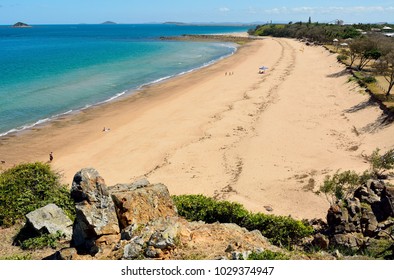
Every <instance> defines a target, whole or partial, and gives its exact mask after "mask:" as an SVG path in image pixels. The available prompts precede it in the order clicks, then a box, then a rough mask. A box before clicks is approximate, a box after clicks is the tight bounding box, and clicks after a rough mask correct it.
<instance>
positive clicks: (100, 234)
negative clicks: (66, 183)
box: [71, 169, 120, 255]
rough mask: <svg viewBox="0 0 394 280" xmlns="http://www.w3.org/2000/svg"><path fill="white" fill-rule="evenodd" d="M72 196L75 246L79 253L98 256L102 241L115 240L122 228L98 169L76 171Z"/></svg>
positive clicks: (73, 240)
mask: <svg viewBox="0 0 394 280" xmlns="http://www.w3.org/2000/svg"><path fill="white" fill-rule="evenodd" d="M71 197H72V198H73V199H74V201H75V207H76V219H75V222H74V227H73V237H72V245H73V246H74V247H75V248H77V250H78V252H80V253H87V254H91V255H95V254H97V253H98V252H99V249H100V246H101V244H102V243H104V244H112V243H114V242H116V240H117V239H118V235H119V233H120V229H119V224H118V219H117V217H116V210H115V205H114V203H113V201H112V198H111V196H110V194H109V192H108V189H107V187H106V185H105V182H104V179H103V178H102V177H101V176H100V175H99V174H98V172H97V171H96V170H94V169H82V170H81V171H79V172H78V173H76V174H75V176H74V180H73V182H72V186H71Z"/></svg>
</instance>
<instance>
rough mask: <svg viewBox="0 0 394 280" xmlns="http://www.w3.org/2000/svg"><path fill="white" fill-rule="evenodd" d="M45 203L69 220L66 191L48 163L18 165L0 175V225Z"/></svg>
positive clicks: (69, 202) (71, 208) (70, 211)
mask: <svg viewBox="0 0 394 280" xmlns="http://www.w3.org/2000/svg"><path fill="white" fill-rule="evenodd" d="M49 203H54V204H56V205H57V206H59V207H60V208H62V209H63V210H64V211H65V213H66V214H67V215H68V216H69V217H70V218H72V219H73V216H74V215H75V207H74V203H73V201H72V199H71V197H70V194H69V191H68V189H67V188H66V186H63V185H61V183H60V175H59V174H58V173H56V172H54V171H53V170H51V167H50V165H49V164H46V163H41V162H36V163H25V164H20V165H17V166H15V167H13V168H10V169H8V170H5V171H4V172H3V173H1V174H0V226H11V225H13V224H15V223H16V222H17V221H19V220H22V219H24V217H25V215H26V214H27V213H29V212H31V211H34V210H35V209H38V208H40V207H43V206H45V205H47V204H49Z"/></svg>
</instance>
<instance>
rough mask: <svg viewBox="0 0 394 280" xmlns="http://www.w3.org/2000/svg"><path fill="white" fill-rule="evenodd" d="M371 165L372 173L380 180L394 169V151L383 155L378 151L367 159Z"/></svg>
mask: <svg viewBox="0 0 394 280" xmlns="http://www.w3.org/2000/svg"><path fill="white" fill-rule="evenodd" d="M366 159H367V160H368V161H369V163H370V165H371V172H372V173H373V174H374V176H376V178H380V177H382V176H384V175H385V173H386V172H388V171H390V170H392V169H394V149H391V150H388V151H387V152H386V153H384V154H383V155H381V154H380V150H379V149H376V150H375V151H373V153H372V154H371V155H370V156H368V157H366Z"/></svg>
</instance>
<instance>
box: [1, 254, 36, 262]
mask: <svg viewBox="0 0 394 280" xmlns="http://www.w3.org/2000/svg"><path fill="white" fill-rule="evenodd" d="M32 259H33V258H32V256H31V255H30V254H22V255H19V254H15V255H11V256H6V257H0V260H14V261H26V260H32Z"/></svg>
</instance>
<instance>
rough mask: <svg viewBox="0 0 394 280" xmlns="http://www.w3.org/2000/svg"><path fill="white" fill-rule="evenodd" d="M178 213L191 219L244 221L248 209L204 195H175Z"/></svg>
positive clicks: (213, 221) (237, 222)
mask: <svg viewBox="0 0 394 280" xmlns="http://www.w3.org/2000/svg"><path fill="white" fill-rule="evenodd" d="M173 200H174V202H175V204H176V207H177V209H178V214H179V215H181V216H183V217H185V218H186V219H188V220H190V221H204V222H206V223H215V222H219V223H236V224H240V223H242V220H243V219H244V218H245V217H247V215H248V213H249V212H248V211H247V210H246V209H245V208H244V207H243V206H242V205H241V204H238V203H234V202H228V201H216V200H214V199H213V198H209V197H206V196H203V195H180V196H174V197H173Z"/></svg>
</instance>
